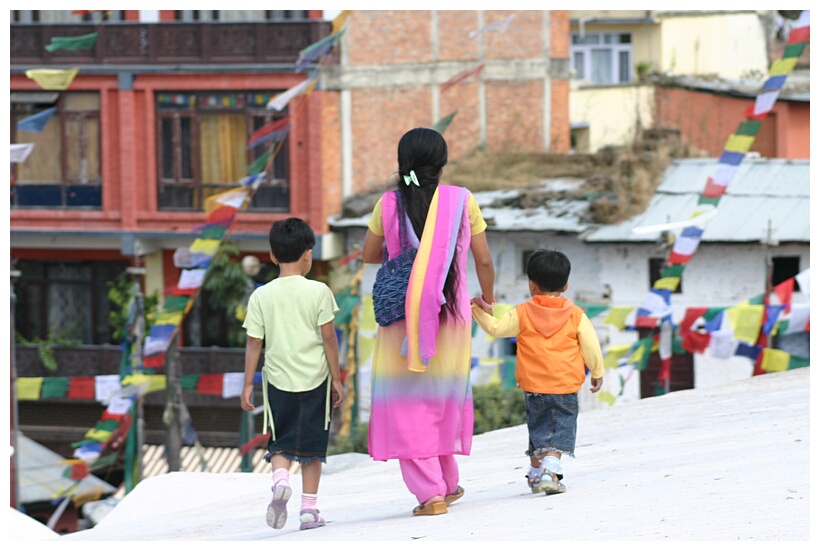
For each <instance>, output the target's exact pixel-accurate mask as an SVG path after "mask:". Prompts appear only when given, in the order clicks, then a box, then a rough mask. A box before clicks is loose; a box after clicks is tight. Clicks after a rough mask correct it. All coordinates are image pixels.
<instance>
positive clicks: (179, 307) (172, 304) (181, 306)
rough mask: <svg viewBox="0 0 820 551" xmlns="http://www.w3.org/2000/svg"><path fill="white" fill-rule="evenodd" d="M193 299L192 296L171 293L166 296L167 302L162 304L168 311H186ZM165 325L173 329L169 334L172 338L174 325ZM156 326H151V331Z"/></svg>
mask: <svg viewBox="0 0 820 551" xmlns="http://www.w3.org/2000/svg"><path fill="white" fill-rule="evenodd" d="M190 301H191V299H190V297H184V296H174V295H169V296H167V297H165V302H164V303H163V304H162V309H163V310H165V311H166V312H184V311H185V310H186V309H187V308H188V303H189V302H190ZM165 327H169V328H171V329H172V331H171V332H170V333H169V334H168V338H169V339H170V338H171V335H172V334H173V326H170V325H166V326H165ZM153 330H154V327H153V326H152V327H151V331H152V332H153Z"/></svg>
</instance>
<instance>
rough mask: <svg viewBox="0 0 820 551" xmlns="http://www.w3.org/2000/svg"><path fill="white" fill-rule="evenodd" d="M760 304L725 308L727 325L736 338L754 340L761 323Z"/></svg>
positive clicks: (762, 308)
mask: <svg viewBox="0 0 820 551" xmlns="http://www.w3.org/2000/svg"><path fill="white" fill-rule="evenodd" d="M763 311H764V307H763V306H762V305H749V306H742V305H739V306H733V307H731V308H727V309H726V316H727V320H728V322H729V326H730V327H731V328H732V330H733V334H734V337H735V338H736V339H737V340H741V341H745V342H755V341H757V339H758V336H759V335H760V328H761V327H762V325H763Z"/></svg>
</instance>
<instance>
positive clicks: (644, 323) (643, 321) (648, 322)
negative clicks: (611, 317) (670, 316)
mask: <svg viewBox="0 0 820 551" xmlns="http://www.w3.org/2000/svg"><path fill="white" fill-rule="evenodd" d="M657 326H658V318H652V317H649V316H641V317H638V318H635V327H657Z"/></svg>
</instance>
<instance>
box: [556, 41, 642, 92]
mask: <svg viewBox="0 0 820 551" xmlns="http://www.w3.org/2000/svg"><path fill="white" fill-rule="evenodd" d="M621 35H628V36H629V42H628V43H621V42H617V41H615V42H611V43H606V42H604V37H606V36H615V37H619V36H621ZM583 36H584V39H585V40H586V39H587V37H598V42H597V43H595V44H575V43H574V42H575V39H576V37H577V38H579V39H580V38H581V33H580V32H572V33H570V63H571V64H572V69H573V70H575V71H576V74H575V76H574V77H573V78H575V79H577V80H586V81H589V82H591V83H593V84H594V85H596V86H611V85H614V84H628V83H630V82H633V80H634V77H633V74H632V64H633V52H632V45H633V43H632V38H633V36H632V33H631V32H627V31H621V32H617V31H616V32H611V31H610V32H590V33H588V32H585V33H583ZM604 49H608V50H609V51H610V52H609V55H610V59H611V62H612V65H611V71H610V75H609V76H610V80H609V81H608V82H594V81H593V80H592V51H593V50H604ZM621 53H626V54H627V56H628V58H627V63H626V66H627V69H628V72H627V74H628V79H627V80H621V78H620V72H621V64H620V54H621ZM576 55H580V56H581V59H582V65H583V74H581V75H579V74H578V73H577V64H576Z"/></svg>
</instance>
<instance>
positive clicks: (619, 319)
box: [604, 306, 635, 329]
mask: <svg viewBox="0 0 820 551" xmlns="http://www.w3.org/2000/svg"><path fill="white" fill-rule="evenodd" d="M634 309H635V307H634V306H616V307H614V308H610V310H609V314H607V315H606V318H604V323H608V324H610V325H614V326H615V327H617V328H618V329H623V328H624V325H625V324H626V317H627V316H628V315H629V313H630V312H632V310H634Z"/></svg>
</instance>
